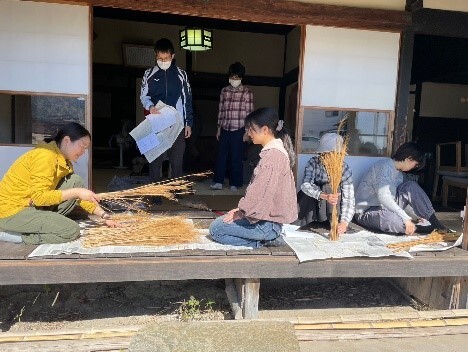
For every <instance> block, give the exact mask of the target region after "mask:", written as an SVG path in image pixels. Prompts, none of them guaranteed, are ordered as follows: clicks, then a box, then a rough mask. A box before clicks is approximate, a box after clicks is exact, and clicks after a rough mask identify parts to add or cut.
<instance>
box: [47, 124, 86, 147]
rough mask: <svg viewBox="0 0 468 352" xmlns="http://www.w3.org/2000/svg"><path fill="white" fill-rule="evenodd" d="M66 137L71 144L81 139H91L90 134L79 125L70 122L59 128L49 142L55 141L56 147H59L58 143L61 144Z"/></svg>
mask: <svg viewBox="0 0 468 352" xmlns="http://www.w3.org/2000/svg"><path fill="white" fill-rule="evenodd" d="M66 136H68V137H70V140H71V141H72V142H75V141H77V140H78V139H80V138H83V137H89V138H90V139H91V133H89V131H88V130H87V129H86V128H84V127H83V126H81V125H80V124H79V123H76V122H70V123H67V124H66V125H64V126H62V127H60V129H59V130H58V131H57V134H56V135H55V137H54V138H53V139H51V141H55V143H57V145H58V146H60V143H62V140H63V138H65V137H66Z"/></svg>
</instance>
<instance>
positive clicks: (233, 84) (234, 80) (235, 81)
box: [229, 78, 242, 88]
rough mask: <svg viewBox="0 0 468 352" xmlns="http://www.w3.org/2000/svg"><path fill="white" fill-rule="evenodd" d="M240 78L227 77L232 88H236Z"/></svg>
mask: <svg viewBox="0 0 468 352" xmlns="http://www.w3.org/2000/svg"><path fill="white" fill-rule="evenodd" d="M241 82H242V80H241V79H232V78H229V84H230V85H231V86H233V87H234V88H237V87H239V86H240V84H241Z"/></svg>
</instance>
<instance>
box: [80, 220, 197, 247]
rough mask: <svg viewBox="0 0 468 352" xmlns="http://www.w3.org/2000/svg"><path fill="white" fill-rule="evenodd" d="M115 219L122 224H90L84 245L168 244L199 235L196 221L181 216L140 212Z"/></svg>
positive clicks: (191, 238) (187, 241)
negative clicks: (113, 226) (194, 223)
mask: <svg viewBox="0 0 468 352" xmlns="http://www.w3.org/2000/svg"><path fill="white" fill-rule="evenodd" d="M112 219H113V220H116V221H118V222H120V223H121V225H122V227H116V228H110V227H106V226H101V227H94V228H88V229H86V230H85V237H84V238H83V246H84V247H97V246H168V245H175V244H182V243H191V242H194V241H196V239H197V236H198V235H199V233H198V231H197V229H196V228H195V227H194V225H193V223H192V222H190V221H188V220H187V219H186V218H184V217H181V216H162V217H155V216H151V215H149V214H144V213H140V214H131V215H125V214H122V215H113V216H112Z"/></svg>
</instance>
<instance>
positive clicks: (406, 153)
mask: <svg viewBox="0 0 468 352" xmlns="http://www.w3.org/2000/svg"><path fill="white" fill-rule="evenodd" d="M407 158H409V159H411V160H414V161H417V162H418V164H421V163H422V162H423V161H424V154H423V152H422V151H421V148H420V147H419V145H417V144H416V143H415V142H407V143H405V144H402V145H401V146H400V147H399V148H398V149H397V151H396V152H395V154H394V155H393V157H392V159H393V160H395V161H405V159H407Z"/></svg>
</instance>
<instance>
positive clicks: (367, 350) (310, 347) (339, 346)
mask: <svg viewBox="0 0 468 352" xmlns="http://www.w3.org/2000/svg"><path fill="white" fill-rule="evenodd" d="M299 345H300V348H301V352H328V351H333V352H465V351H466V350H467V349H468V347H467V345H468V335H465V334H461V335H441V336H427V337H412V338H399V339H396V338H384V339H367V340H351V341H311V342H301V343H300V344H299Z"/></svg>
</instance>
